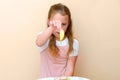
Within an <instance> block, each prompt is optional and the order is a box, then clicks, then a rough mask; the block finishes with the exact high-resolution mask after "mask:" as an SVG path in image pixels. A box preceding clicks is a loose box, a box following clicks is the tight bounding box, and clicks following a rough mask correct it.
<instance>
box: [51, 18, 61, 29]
mask: <svg viewBox="0 0 120 80" xmlns="http://www.w3.org/2000/svg"><path fill="white" fill-rule="evenodd" d="M49 27H52V28H53V30H55V29H59V30H60V28H61V21H59V20H53V21H50V22H49Z"/></svg>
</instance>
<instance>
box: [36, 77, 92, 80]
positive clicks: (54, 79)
mask: <svg viewBox="0 0 120 80" xmlns="http://www.w3.org/2000/svg"><path fill="white" fill-rule="evenodd" d="M59 79H68V80H90V79H88V78H84V77H75V76H74V77H59V78H53V77H51V78H42V79H38V80H59Z"/></svg>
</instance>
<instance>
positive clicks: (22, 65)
mask: <svg viewBox="0 0 120 80" xmlns="http://www.w3.org/2000/svg"><path fill="white" fill-rule="evenodd" d="M58 2H62V3H64V4H66V5H67V6H68V7H69V8H70V10H71V13H72V19H73V23H74V33H75V36H76V37H77V39H79V42H80V53H79V57H78V61H77V64H76V68H75V75H77V76H82V77H88V78H90V79H91V80H119V79H120V76H119V75H120V59H119V58H120V1H119V0H74V1H70V0H0V80H36V79H37V78H38V76H39V72H40V71H39V67H40V55H39V48H38V47H37V46H36V45H35V38H36V34H37V33H38V32H39V31H41V30H42V29H45V28H46V20H47V12H48V9H49V7H50V5H51V4H54V3H58Z"/></svg>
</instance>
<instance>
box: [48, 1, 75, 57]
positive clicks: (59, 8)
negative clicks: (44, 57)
mask: <svg viewBox="0 0 120 80" xmlns="http://www.w3.org/2000/svg"><path fill="white" fill-rule="evenodd" d="M56 13H60V14H61V15H68V18H69V25H68V28H67V30H66V32H65V35H66V37H67V38H68V40H69V50H68V53H67V54H68V55H69V54H70V53H71V52H72V51H73V32H72V19H71V13H70V10H69V9H68V8H67V6H65V5H63V4H61V3H58V4H54V5H52V6H51V7H50V10H49V13H48V19H50V18H51V16H52V14H56ZM48 27H49V26H48ZM49 49H50V52H51V54H52V55H53V56H57V55H58V52H59V49H58V47H57V46H56V40H55V36H54V35H53V34H52V35H51V37H50V42H49Z"/></svg>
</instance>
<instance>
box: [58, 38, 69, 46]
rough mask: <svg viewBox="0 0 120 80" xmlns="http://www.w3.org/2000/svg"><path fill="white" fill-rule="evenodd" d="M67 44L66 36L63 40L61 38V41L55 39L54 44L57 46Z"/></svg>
mask: <svg viewBox="0 0 120 80" xmlns="http://www.w3.org/2000/svg"><path fill="white" fill-rule="evenodd" d="M67 44H68V38H67V37H66V38H65V39H64V40H62V41H58V40H56V45H57V46H65V45H67Z"/></svg>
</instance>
